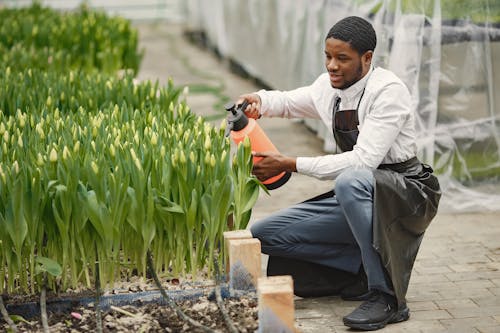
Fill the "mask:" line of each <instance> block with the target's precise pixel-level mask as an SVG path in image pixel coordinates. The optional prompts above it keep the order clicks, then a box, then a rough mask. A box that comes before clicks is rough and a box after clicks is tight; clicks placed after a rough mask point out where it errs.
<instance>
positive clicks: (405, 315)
mask: <svg viewBox="0 0 500 333" xmlns="http://www.w3.org/2000/svg"><path fill="white" fill-rule="evenodd" d="M409 318H410V309H408V308H407V307H406V308H404V309H403V310H401V311H398V312H396V313H395V314H394V315H392V316H391V317H389V318H387V319H386V320H383V321H381V322H378V323H366V324H361V323H350V322H346V321H344V325H345V326H348V327H350V328H354V329H357V330H362V331H376V330H379V329H381V328H384V327H385V326H386V325H387V324H394V323H400V322H402V321H406V320H408V319H409Z"/></svg>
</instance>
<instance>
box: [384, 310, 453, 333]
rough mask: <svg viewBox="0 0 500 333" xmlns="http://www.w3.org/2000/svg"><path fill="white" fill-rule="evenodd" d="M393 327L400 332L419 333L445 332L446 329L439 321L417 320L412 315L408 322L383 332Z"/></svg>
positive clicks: (395, 325)
mask: <svg viewBox="0 0 500 333" xmlns="http://www.w3.org/2000/svg"><path fill="white" fill-rule="evenodd" d="M392 327H394V328H397V329H399V330H401V331H400V332H405V333H407V332H419V333H436V332H445V331H446V328H445V327H444V326H443V325H442V324H441V323H440V322H439V320H416V319H415V318H413V317H412V316H411V314H410V319H409V320H408V321H405V322H402V323H398V324H394V325H389V326H388V328H385V329H384V330H383V332H384V333H385V331H386V330H387V329H392Z"/></svg>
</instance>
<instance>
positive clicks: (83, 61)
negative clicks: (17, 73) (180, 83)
mask: <svg viewBox="0 0 500 333" xmlns="http://www.w3.org/2000/svg"><path fill="white" fill-rule="evenodd" d="M137 44H138V34H137V31H136V30H134V29H132V28H131V24H130V22H129V21H128V20H126V19H124V18H121V17H109V16H108V15H107V14H105V13H104V12H98V11H95V10H90V9H89V8H88V7H86V6H85V5H82V6H81V7H80V8H79V9H78V10H76V11H71V12H65V13H60V12H58V11H56V10H53V9H50V8H46V7H42V6H41V5H40V3H38V2H34V4H33V5H31V6H30V7H27V8H14V9H9V8H0V62H1V63H4V64H5V63H7V64H9V65H10V66H11V67H12V68H14V69H19V68H30V67H37V68H43V69H50V70H58V71H65V70H67V69H68V68H71V69H83V70H85V71H87V72H88V71H96V70H98V71H104V72H106V73H114V72H116V71H117V70H120V69H130V70H132V71H133V72H134V73H137V70H138V68H139V63H140V60H141V58H142V53H140V52H137Z"/></svg>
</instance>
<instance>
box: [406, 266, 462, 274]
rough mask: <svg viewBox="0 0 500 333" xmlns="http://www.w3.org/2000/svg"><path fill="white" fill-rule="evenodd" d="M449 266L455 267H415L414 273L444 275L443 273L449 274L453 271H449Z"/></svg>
mask: <svg viewBox="0 0 500 333" xmlns="http://www.w3.org/2000/svg"><path fill="white" fill-rule="evenodd" d="M451 266H456V265H450V266H437V267H416V268H415V271H416V272H418V273H419V274H444V273H451V272H453V271H454V270H453V269H451V268H450V267H451Z"/></svg>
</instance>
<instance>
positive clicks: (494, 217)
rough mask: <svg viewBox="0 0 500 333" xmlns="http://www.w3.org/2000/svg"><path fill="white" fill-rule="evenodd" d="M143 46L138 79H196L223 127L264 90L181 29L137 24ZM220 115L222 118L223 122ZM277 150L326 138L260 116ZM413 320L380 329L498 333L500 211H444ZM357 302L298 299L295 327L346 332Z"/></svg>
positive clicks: (274, 201)
mask: <svg viewBox="0 0 500 333" xmlns="http://www.w3.org/2000/svg"><path fill="white" fill-rule="evenodd" d="M136 27H137V28H138V29H139V31H140V44H141V47H143V48H144V49H145V51H146V52H145V57H144V60H143V65H142V68H141V70H140V73H139V75H138V77H139V79H151V80H160V82H161V83H165V82H166V81H167V79H168V78H169V77H171V78H172V79H173V81H174V83H175V84H176V85H181V86H183V85H188V84H196V85H197V86H198V87H199V88H200V87H201V88H202V89H198V91H197V92H195V91H193V90H192V91H191V92H190V93H188V94H187V95H186V96H185V97H186V99H187V102H188V104H189V105H190V107H191V109H192V110H193V111H194V112H196V113H198V114H202V115H207V116H211V117H213V118H215V119H214V123H215V124H218V123H219V122H220V119H222V117H224V111H223V110H221V109H219V108H214V105H220V104H221V103H222V102H223V101H224V100H227V99H229V100H236V98H237V97H238V96H239V95H240V94H242V93H246V92H252V91H256V90H258V89H260V87H259V86H258V85H257V84H255V83H254V82H253V81H250V80H245V79H242V78H241V77H239V76H236V75H235V74H233V73H231V72H230V71H229V70H228V64H227V63H226V62H225V61H222V60H220V59H217V58H216V57H215V56H214V55H213V54H212V53H211V52H209V51H207V50H205V49H201V48H199V47H196V46H194V45H193V44H190V43H189V42H188V41H187V40H186V39H185V38H183V35H182V31H183V30H182V26H177V25H168V24H166V23H157V24H156V25H155V24H146V23H144V24H139V23H138V24H137V25H136ZM217 118H218V119H217ZM259 123H260V124H261V126H262V127H263V128H264V130H265V131H266V133H267V134H268V135H269V136H270V138H271V140H272V141H273V142H274V144H275V145H276V146H277V148H278V149H279V150H280V151H281V152H282V153H284V154H288V155H293V156H314V155H319V154H323V151H322V147H323V143H322V141H321V140H319V139H318V138H317V137H316V135H315V134H314V133H312V132H310V131H309V130H308V129H307V128H306V127H305V126H304V125H303V124H301V123H299V122H294V121H290V120H284V119H262V120H260V121H259ZM330 187H331V183H330V182H325V181H319V180H315V179H311V178H309V177H305V176H301V175H296V174H294V175H293V176H292V178H291V180H290V181H289V182H288V183H287V184H286V185H285V186H283V187H281V188H280V189H277V190H274V191H272V192H271V195H266V194H264V193H261V195H260V197H259V200H258V202H257V204H256V206H255V207H254V210H253V215H252V220H251V222H253V221H256V220H258V219H259V218H261V217H263V216H266V215H267V214H269V213H270V212H273V211H275V210H278V209H280V208H284V207H287V206H289V205H291V204H293V203H296V202H299V201H301V200H303V199H305V198H308V197H312V196H314V195H316V194H319V193H322V192H324V191H325V190H327V189H329V188H330ZM407 300H408V305H409V307H410V310H411V319H410V320H409V321H407V322H404V323H400V324H393V325H389V326H387V327H386V328H385V329H383V330H381V332H464V333H465V332H467V333H470V332H476V333H477V332H482V333H490V332H491V333H493V332H497V333H498V332H500V212H488V213H482V214H448V213H438V215H437V217H436V218H435V219H434V221H433V223H432V224H431V225H430V227H429V229H428V231H427V233H426V236H425V238H424V241H423V243H422V245H421V249H420V252H419V255H418V257H417V260H416V262H415V267H414V271H413V274H412V278H411V282H410V286H409V290H408V294H407ZM358 304H359V303H358V302H345V301H342V300H341V299H339V298H338V297H325V298H315V299H301V298H296V300H295V308H296V313H295V315H296V326H297V328H298V329H299V330H301V331H302V332H321V333H325V332H346V331H350V330H348V329H347V327H345V326H343V325H342V316H344V315H345V314H348V313H349V312H350V311H351V310H352V309H354V308H355V307H356V306H357V305H358Z"/></svg>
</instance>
